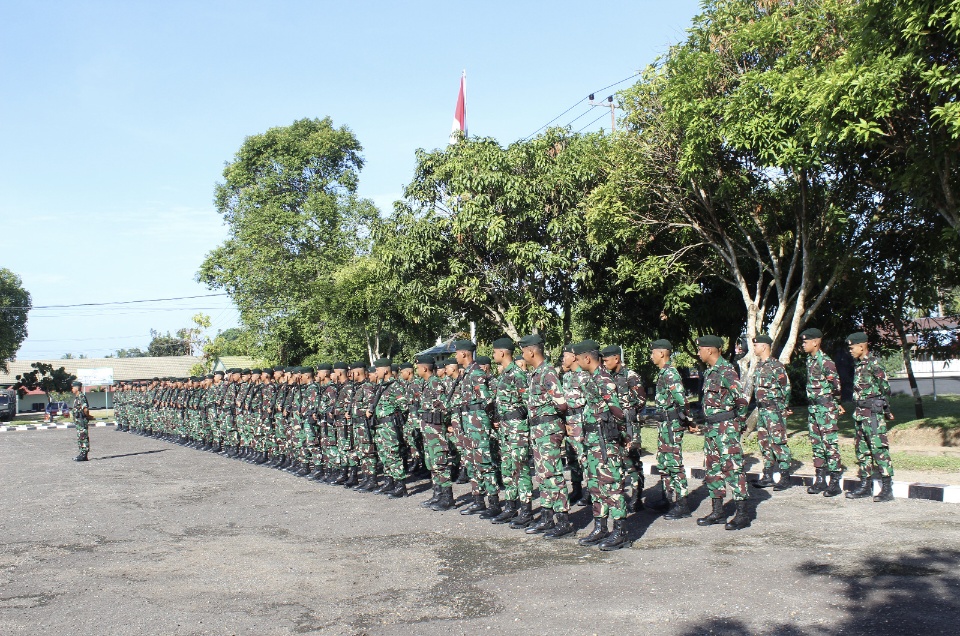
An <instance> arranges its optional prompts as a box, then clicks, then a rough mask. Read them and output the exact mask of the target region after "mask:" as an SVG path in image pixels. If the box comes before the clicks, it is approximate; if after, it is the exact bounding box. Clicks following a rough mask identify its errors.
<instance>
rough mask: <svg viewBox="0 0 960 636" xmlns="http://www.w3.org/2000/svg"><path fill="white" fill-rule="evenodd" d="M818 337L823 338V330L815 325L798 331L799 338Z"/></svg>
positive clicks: (809, 338) (814, 338) (812, 338)
mask: <svg viewBox="0 0 960 636" xmlns="http://www.w3.org/2000/svg"><path fill="white" fill-rule="evenodd" d="M818 338H823V332H822V331H820V330H819V329H817V328H815V327H811V328H810V329H804V330H803V331H801V332H800V339H801V340H816V339H818Z"/></svg>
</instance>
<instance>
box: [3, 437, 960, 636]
mask: <svg viewBox="0 0 960 636" xmlns="http://www.w3.org/2000/svg"><path fill="white" fill-rule="evenodd" d="M91 442H92V452H91V460H92V461H89V462H87V463H85V464H77V463H74V462H72V461H71V458H72V457H73V455H75V454H76V444H75V434H74V432H73V431H72V430H68V431H62V430H61V431H31V432H27V431H18V432H11V433H0V477H2V488H3V490H2V493H3V498H2V500H0V504H2V515H0V536H2V540H0V541H2V551H0V633H2V634H5V635H12V634H44V635H46V634H97V635H99V634H137V635H140V634H164V635H167V634H175V635H181V634H183V635H188V634H190V635H192V634H214V635H222V634H324V635H326V634H330V635H334V634H336V635H341V634H343V635H360V634H397V635H401V634H402V635H409V634H443V635H450V634H478V633H479V634H485V633H490V634H525V635H527V636H530V635H540V634H551V635H554V634H556V635H562V634H618V635H622V634H710V633H714V634H743V635H753V634H871V635H874V636H876V635H883V634H921V633H922V634H957V633H958V631H960V627H958V624H960V600H958V594H960V567H958V566H960V506H957V505H954V504H942V503H936V502H930V501H915V500H904V501H901V500H898V501H895V502H891V503H886V504H874V503H872V502H871V501H849V500H844V499H842V498H839V499H826V498H824V497H820V496H810V495H807V494H806V493H805V492H803V491H802V490H801V489H799V488H794V489H791V490H789V491H787V492H784V493H771V492H766V491H757V490H754V491H753V493H754V498H753V500H752V501H751V505H752V507H753V508H754V509H755V514H756V519H755V520H754V522H753V524H752V526H751V527H750V528H747V529H745V530H742V531H739V532H728V531H725V530H724V529H723V527H722V526H714V527H709V528H700V527H698V526H697V525H696V523H695V520H694V519H693V518H691V519H685V520H681V521H673V522H670V521H666V520H663V519H661V518H659V517H658V516H657V515H655V514H653V513H651V512H643V513H639V514H635V515H632V517H631V520H630V530H631V534H632V536H633V537H634V538H635V542H634V544H633V547H632V548H630V549H625V550H620V551H617V552H608V553H601V552H599V551H597V550H596V549H587V548H581V547H580V546H578V545H577V544H576V543H575V541H574V540H570V539H564V540H560V541H545V540H543V539H541V538H539V537H537V536H530V535H526V534H524V533H522V532H521V531H517V530H510V529H509V528H508V527H506V526H494V525H492V524H490V523H489V522H485V521H482V520H480V519H477V518H475V517H464V516H461V515H460V514H458V513H457V512H456V511H449V512H445V513H435V512H431V511H428V510H424V509H422V508H420V507H419V505H418V504H419V502H420V501H421V500H423V499H425V498H426V497H427V496H428V495H429V493H423V492H419V493H417V494H415V495H413V496H411V497H410V498H409V499H406V500H399V501H393V500H389V499H387V498H385V497H382V496H376V495H369V494H364V495H361V494H358V493H354V492H353V491H349V490H345V489H343V488H335V487H331V486H326V485H321V484H314V483H313V482H309V481H307V480H304V479H302V478H297V477H294V476H292V475H289V474H287V473H283V472H278V471H276V470H271V469H267V468H262V467H257V466H252V465H250V464H246V463H243V462H240V461H235V460H229V459H226V458H223V457H219V456H215V455H211V454H209V453H202V452H198V451H195V450H192V449H187V448H183V447H181V446H178V445H175V444H171V443H168V442H165V441H162V440H157V439H150V438H143V437H139V436H136V435H131V434H128V433H120V432H116V431H115V430H114V429H112V428H108V429H102V428H97V429H91ZM644 459H645V461H650V458H649V457H645V458H644ZM691 485H692V486H700V484H699V483H697V482H694V483H693V484H691ZM426 487H427V484H426V482H419V483H418V484H417V485H416V488H415V490H421V489H425V488H426ZM456 488H457V490H456V494H457V495H458V496H459V495H464V494H466V492H467V491H466V489H467V488H468V487H467V486H457V487H456ZM648 492H652V489H648ZM705 495H706V493H705V491H704V490H703V488H698V490H697V491H696V492H695V493H694V495H693V499H694V502H695V504H696V505H697V506H698V508H699V510H698V513H699V514H700V515H702V514H705V512H706V511H707V508H708V505H709V502H703V498H704V497H705ZM695 514H697V513H695ZM574 520H575V522H576V523H577V524H578V526H579V527H580V528H587V526H588V525H589V524H590V521H591V520H590V518H589V512H588V511H587V510H585V509H582V508H581V509H577V512H576V514H575V515H574ZM583 533H584V531H583V530H581V532H580V534H581V535H582V534H583Z"/></svg>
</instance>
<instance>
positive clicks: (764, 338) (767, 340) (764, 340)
mask: <svg viewBox="0 0 960 636" xmlns="http://www.w3.org/2000/svg"><path fill="white" fill-rule="evenodd" d="M753 344H768V345H772V344H773V338H771V337H770V336H768V335H767V334H765V333H762V334H760V335H759V336H757V337H756V338H754V339H753Z"/></svg>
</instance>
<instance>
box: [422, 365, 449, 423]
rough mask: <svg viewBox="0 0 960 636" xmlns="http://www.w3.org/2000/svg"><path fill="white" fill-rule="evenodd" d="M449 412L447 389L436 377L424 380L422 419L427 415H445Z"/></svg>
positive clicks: (432, 376)
mask: <svg viewBox="0 0 960 636" xmlns="http://www.w3.org/2000/svg"><path fill="white" fill-rule="evenodd" d="M446 410H447V387H445V386H444V381H443V380H442V379H440V378H438V377H437V376H435V375H431V376H430V377H429V378H427V379H426V380H424V382H423V388H422V389H421V391H420V411H419V415H420V417H423V415H424V414H425V413H435V414H440V415H442V414H444V413H445V412H446Z"/></svg>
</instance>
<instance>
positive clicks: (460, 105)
mask: <svg viewBox="0 0 960 636" xmlns="http://www.w3.org/2000/svg"><path fill="white" fill-rule="evenodd" d="M461 132H462V133H463V136H464V137H466V136H467V72H466V71H464V72H463V75H461V76H460V94H459V95H457V110H456V111H454V113H453V129H452V130H451V131H450V143H452V144H455V143H457V140H458V139H459V137H460V136H459V134H458V133H461Z"/></svg>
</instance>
